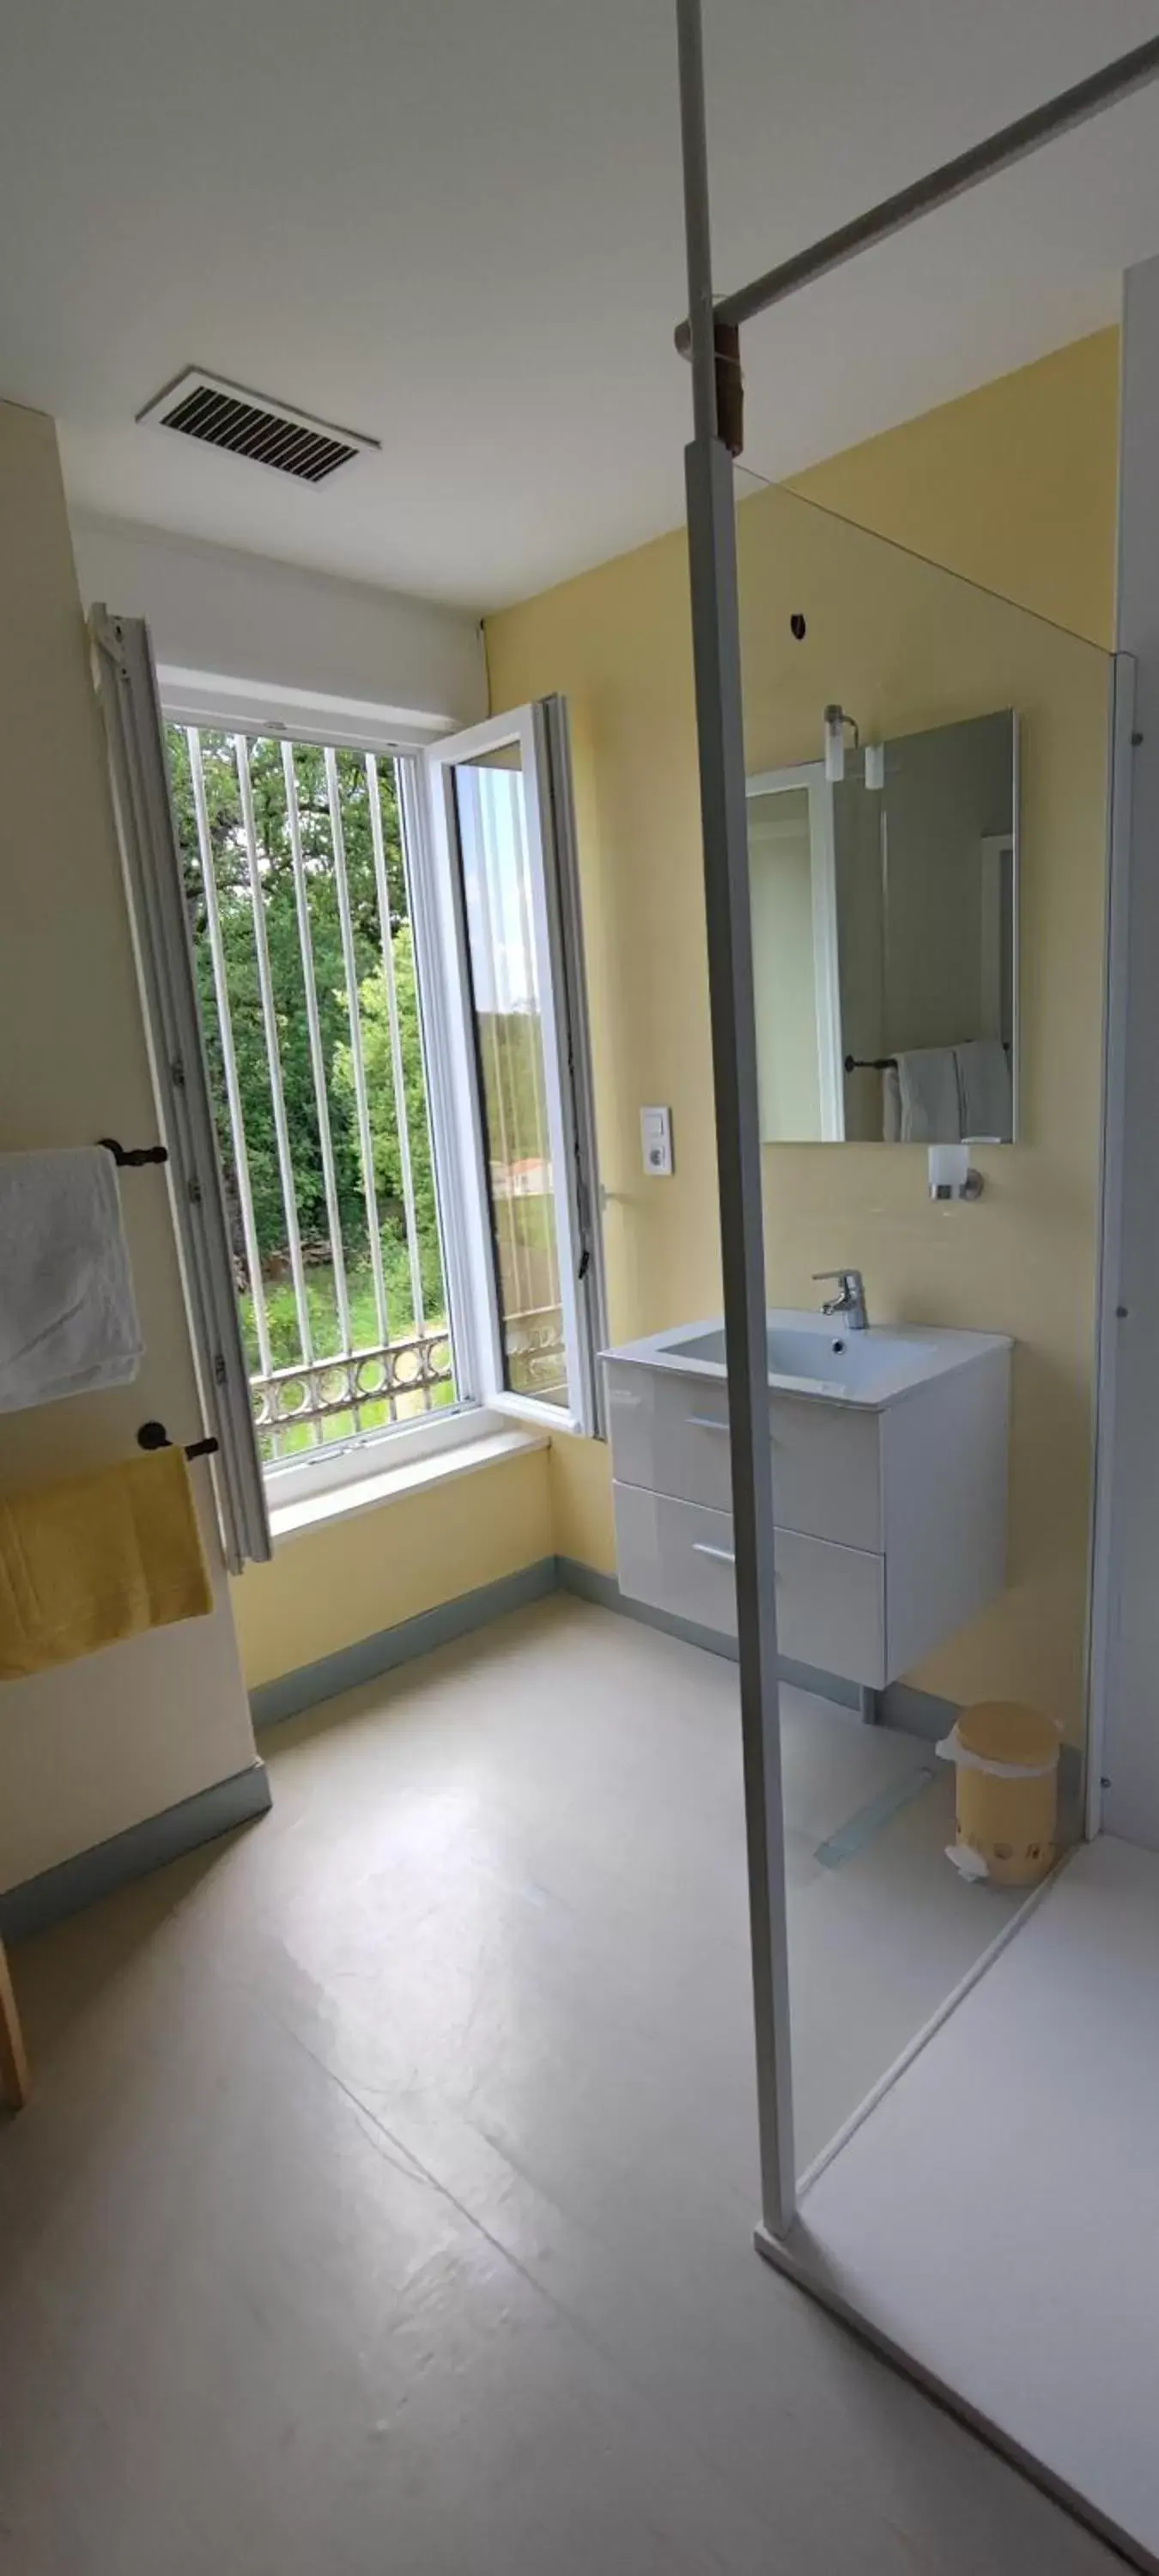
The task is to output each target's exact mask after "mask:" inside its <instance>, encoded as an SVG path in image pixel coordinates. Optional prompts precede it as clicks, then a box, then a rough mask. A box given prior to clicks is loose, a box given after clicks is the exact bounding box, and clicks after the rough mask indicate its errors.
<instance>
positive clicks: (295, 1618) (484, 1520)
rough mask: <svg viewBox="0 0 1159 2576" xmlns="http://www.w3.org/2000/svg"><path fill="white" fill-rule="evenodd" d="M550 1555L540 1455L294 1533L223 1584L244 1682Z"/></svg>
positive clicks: (543, 1454) (521, 1456)
mask: <svg viewBox="0 0 1159 2576" xmlns="http://www.w3.org/2000/svg"><path fill="white" fill-rule="evenodd" d="M554 1551H555V1540H554V1536H553V1532H552V1513H551V1490H550V1484H549V1470H548V1452H547V1450H546V1449H545V1448H543V1449H525V1450H522V1451H520V1452H518V1453H516V1454H514V1455H512V1456H510V1457H507V1458H504V1459H500V1460H497V1461H496V1462H495V1463H494V1464H493V1465H491V1466H488V1467H479V1468H477V1469H474V1470H472V1472H471V1473H470V1474H468V1475H461V1476H454V1477H450V1478H448V1479H447V1480H446V1481H445V1482H444V1483H442V1484H438V1485H429V1486H426V1487H424V1488H423V1489H422V1490H421V1491H419V1492H418V1493H412V1494H409V1495H407V1496H406V1497H405V1499H403V1498H400V1499H399V1500H398V1501H396V1502H390V1503H381V1504H379V1505H378V1507H377V1508H376V1509H375V1510H373V1511H367V1512H359V1513H355V1514H353V1515H352V1516H351V1517H350V1518H348V1519H345V1520H338V1521H329V1522H323V1523H321V1524H320V1525H318V1526H316V1527H314V1528H313V1529H307V1530H302V1531H301V1532H299V1533H298V1534H296V1535H295V1536H294V1537H291V1538H286V1539H283V1540H282V1541H280V1543H279V1545H278V1547H277V1550H276V1553H275V1555H274V1556H273V1558H272V1560H271V1562H270V1563H269V1564H268V1565H251V1566H248V1567H247V1569H246V1572H245V1573H244V1575H242V1576H241V1577H240V1578H239V1580H238V1581H237V1582H235V1584H234V1585H233V1605H234V1616H235V1618H236V1621H237V1630H238V1637H239V1641H240V1644H241V1652H242V1662H243V1665H244V1668H245V1677H246V1681H247V1683H248V1684H249V1687H250V1689H251V1690H252V1689H254V1688H255V1687H256V1685H257V1684H258V1683H259V1682H267V1681H272V1680H274V1679H275V1678H276V1676H277V1675H278V1674H280V1673H288V1672H295V1671H296V1670H297V1669H298V1667H299V1665H302V1664H312V1663H316V1662H317V1661H318V1660H319V1658H320V1657H321V1656H323V1655H330V1654H334V1653H335V1652H336V1651H337V1650H338V1648H339V1647H341V1646H348V1645H353V1644H354V1643H355V1642H356V1641H357V1640H358V1639H359V1638H362V1637H372V1636H374V1634H375V1633H376V1631H377V1630H378V1629H379V1628H393V1627H395V1626H396V1625H397V1624H398V1622H399V1621H400V1620H403V1619H413V1618H416V1617H417V1616H418V1614H419V1612H420V1611H423V1610H432V1609H434V1608H435V1606H436V1604H438V1603H439V1602H442V1601H451V1600H454V1599H455V1597H456V1596H457V1595H458V1594H459V1593H461V1592H473V1591H475V1590H477V1588H478V1587H479V1585H480V1584H484V1583H495V1582H497V1581H498V1580H499V1577H500V1576H501V1575H504V1574H514V1573H516V1572H518V1570H519V1568H520V1567H521V1566H524V1565H533V1564H535V1562H536V1561H537V1559H538V1558H539V1557H542V1556H551V1555H553V1554H554Z"/></svg>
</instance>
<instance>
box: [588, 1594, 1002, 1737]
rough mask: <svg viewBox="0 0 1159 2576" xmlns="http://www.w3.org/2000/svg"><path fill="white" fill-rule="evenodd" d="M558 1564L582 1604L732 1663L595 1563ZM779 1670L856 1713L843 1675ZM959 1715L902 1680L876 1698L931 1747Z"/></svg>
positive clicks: (728, 1645) (892, 1720) (884, 1713)
mask: <svg viewBox="0 0 1159 2576" xmlns="http://www.w3.org/2000/svg"><path fill="white" fill-rule="evenodd" d="M556 1565H557V1568H558V1577H559V1585H560V1589H561V1591H563V1592H575V1593H578V1595H579V1598H580V1600H581V1601H595V1602H598V1604H599V1607H600V1608H601V1610H618V1611H619V1612H620V1614H621V1616H622V1617H623V1618H625V1619H640V1620H642V1621H643V1623H644V1625H645V1627H648V1628H660V1629H661V1630H662V1631H663V1633H664V1635H665V1636H666V1637H679V1638H680V1640H681V1642H682V1643H683V1644H684V1645H686V1646H703V1648H704V1649H705V1652H706V1653H707V1654H710V1655H723V1656H724V1658H725V1660H726V1661H727V1662H728V1663H730V1664H735V1662H736V1645H735V1642H734V1640H733V1639H732V1638H731V1637H722V1636H721V1634H720V1631H719V1629H716V1628H698V1627H697V1626H696V1624H695V1622H694V1621H693V1620H691V1619H681V1618H679V1617H678V1616H677V1615H676V1613H675V1612H673V1611H671V1610H654V1609H653V1608H652V1606H651V1603H650V1602H648V1601H632V1600H630V1599H629V1597H628V1595H627V1593H624V1592H621V1590H620V1587H619V1584H618V1583H617V1581H616V1578H615V1575H614V1574H601V1573H599V1572H598V1571H597V1569H596V1567H595V1566H594V1565H583V1564H581V1562H580V1560H579V1558H578V1557H575V1556H560V1557H557V1558H556ZM780 1672H781V1680H782V1681H783V1682H790V1683H792V1684H793V1686H794V1687H795V1688H796V1689H797V1690H804V1691H814V1692H816V1694H817V1696H818V1697H819V1698H821V1699H828V1700H834V1701H835V1702H836V1704H837V1706H838V1708H851V1709H856V1710H857V1711H858V1713H859V1714H860V1710H861V1692H860V1690H859V1689H858V1686H857V1683H856V1682H851V1681H847V1680H846V1679H845V1676H844V1675H843V1674H842V1673H823V1672H819V1671H818V1670H817V1668H816V1666H815V1665H813V1664H798V1663H794V1661H793V1658H792V1656H791V1655H782V1656H781V1659H780ZM957 1713H958V1712H957V1709H956V1708H955V1707H954V1706H953V1704H952V1702H951V1701H950V1700H948V1699H934V1698H933V1697H932V1696H931V1694H930V1693H929V1692H928V1691H915V1690H910V1689H909V1687H908V1685H907V1684H906V1683H905V1682H892V1683H891V1684H890V1687H889V1689H888V1690H885V1691H882V1692H881V1693H880V1694H879V1697H878V1716H879V1717H880V1719H881V1722H882V1724H883V1725H884V1726H896V1727H898V1728H900V1730H901V1732H902V1733H903V1734H905V1735H920V1736H922V1737H923V1738H925V1739H927V1740H928V1741H930V1742H931V1743H934V1742H936V1741H937V1738H938V1737H939V1736H940V1735H945V1734H946V1733H947V1731H948V1729H949V1728H950V1727H951V1726H952V1725H953V1723H954V1719H955V1717H956V1716H957Z"/></svg>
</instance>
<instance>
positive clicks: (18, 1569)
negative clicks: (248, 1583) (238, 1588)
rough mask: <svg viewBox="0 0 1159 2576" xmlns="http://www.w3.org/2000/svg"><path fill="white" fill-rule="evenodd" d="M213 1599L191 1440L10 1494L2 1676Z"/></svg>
mask: <svg viewBox="0 0 1159 2576" xmlns="http://www.w3.org/2000/svg"><path fill="white" fill-rule="evenodd" d="M212 1606H213V1596H212V1593H211V1591H210V1584H209V1574H208V1570H207V1567H206V1563H205V1553H204V1550H203V1548H202V1544H201V1532H200V1530H199V1528H198V1525H197V1513H196V1510H195V1507H194V1501H193V1488H192V1485H191V1483H190V1480H189V1468H188V1464H187V1462H186V1457H185V1452H184V1450H183V1449H154V1450H151V1451H149V1452H148V1453H147V1454H146V1455H145V1456H143V1457H140V1458H126V1459H125V1460H123V1461H122V1463H121V1464H120V1465H119V1466H116V1467H105V1468H102V1470H101V1471H100V1473H99V1474H98V1475H95V1476H77V1477H75V1478H73V1479H71V1480H70V1482H69V1483H68V1484H65V1485H48V1486H46V1487H45V1488H44V1490H43V1491H42V1492H40V1493H35V1494H19V1495H16V1496H14V1497H13V1499H12V1500H11V1501H10V1502H6V1503H0V1680H3V1681H19V1680H21V1679H22V1678H23V1676H24V1675H25V1674H26V1673H39V1672H43V1671H44V1670H45V1669H46V1667H47V1666H48V1665H50V1664H67V1663H71V1662H72V1661H73V1658H74V1657H75V1656H77V1655H91V1654H93V1653H94V1652H95V1650H96V1648H97V1647H98V1646H111V1645H113V1644H114V1643H115V1641H116V1640H117V1639H118V1638H120V1637H137V1636H139V1635H140V1634H141V1631H142V1630H143V1629H145V1628H164V1627H166V1626H167V1625H168V1624H169V1622H170V1621H171V1620H174V1619H199V1618H203V1617H204V1616H205V1614H206V1612H207V1611H209V1610H210V1609H212Z"/></svg>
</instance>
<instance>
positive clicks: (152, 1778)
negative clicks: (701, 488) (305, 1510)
mask: <svg viewBox="0 0 1159 2576" xmlns="http://www.w3.org/2000/svg"><path fill="white" fill-rule="evenodd" d="M0 596H2V597H3V601H4V618H3V621H2V623H0V768H2V771H3V777H4V813H3V826H2V831H0V1150H16V1149H21V1148H26V1147H33V1146H51V1145H75V1144H84V1143H89V1142H95V1140H96V1138H97V1137H98V1136H101V1135H114V1136H121V1137H123V1138H125V1139H126V1141H128V1142H130V1143H133V1142H136V1143H145V1142H147V1141H148V1139H149V1138H150V1137H151V1136H154V1135H155V1134H156V1132H157V1111H156V1107H155V1104H154V1099H153V1090H152V1083H151V1079H150V1073H149V1067H148V1062H147V1058H146V1050H145V1037H144V1030H143V1026H142V1020H141V1012H140V1006H139V1002H138V997H137V987H136V979H135V974H134V967H133V956H132V948H131V943H130V935H129V923H128V917H127V913H126V910H125V903H124V898H123V895H122V891H121V882H120V862H119V857H118V852H117V848H116V839H115V833H114V828H113V816H112V805H111V799H110V794H109V785H108V772H107V767H106V762H105V753H104V744H103V739H102V735H101V727H100V720H99V716H98V711H97V706H96V701H95V698H94V695H93V690H92V686H91V683H90V678H89V670H88V658H87V644H86V638H85V630H84V624H83V620H82V617H81V610H80V601H79V599H78V596H77V587H76V579H75V575H74V572H73V563H72V551H71V546H70V542H69V530H68V521H67V518H66V516H65V504H64V492H63V488H62V485H61V477H60V466H59V461H58V458H57V450H56V436H55V432H54V429H53V424H52V422H51V421H50V420H47V419H46V418H45V417H44V416H43V414H41V413H38V412H31V411H25V410H21V409H19V408H17V407H16V406H14V405H11V404H0ZM122 1195H123V1201H124V1209H125V1221H126V1231H127V1234H128V1239H129V1251H130V1258H131V1261H132V1267H133V1277H134V1281H135V1285H136V1291H137V1301H138V1305H139V1308H140V1313H141V1322H142V1327H143V1331H144V1337H145V1343H146V1351H145V1358H144V1362H143V1364H142V1368H141V1372H140V1375H139V1377H138V1378H137V1379H136V1381H135V1383H134V1384H133V1385H132V1386H129V1387H125V1388H118V1389H115V1390H113V1391H110V1392H109V1393H107V1394H103V1395H92V1396H77V1397H72V1398H70V1399H68V1400H67V1401H65V1402H63V1403H57V1404H50V1405H45V1406H42V1407H39V1408H36V1409H34V1410H30V1411H27V1412H23V1413H10V1414H5V1415H4V1417H3V1425H2V1432H0V1489H2V1490H4V1491H5V1492H16V1491H18V1490H20V1489H21V1488H23V1487H27V1486H33V1485H36V1484H38V1483H48V1482H50V1481H51V1480H52V1479H53V1478H54V1477H57V1476H62V1475H67V1474H70V1473H73V1474H75V1473H77V1472H78V1471H81V1470H83V1469H84V1468H86V1467H90V1466H91V1467H96V1466H100V1465H102V1464H104V1463H105V1462H106V1461H108V1460H111V1459H113V1458H115V1457H118V1456H121V1455H124V1454H126V1453H128V1452H132V1451H133V1450H134V1443H135V1433H136V1427H137V1425H138V1423H140V1422H142V1421H144V1420H145V1419H146V1418H147V1417H148V1416H150V1415H159V1416H160V1417H161V1419H162V1420H164V1421H166V1422H168V1423H169V1424H170V1425H171V1426H172V1429H173V1431H174V1434H175V1436H184V1437H186V1438H188V1437H190V1436H191V1428H190V1427H191V1426H192V1428H196V1424H197V1410H198V1399H197V1392H196V1387H195V1382H194V1376H193V1366H192V1360H191V1357H190V1351H189V1341H188V1335H187V1331H186V1325H185V1311H184V1305H183V1301H182V1294H181V1283H180V1278H179V1273H178V1267H177V1255H176V1247H175V1242H174V1236H173V1229H172V1223H171V1219H170V1214H169V1204H168V1197H167V1192H166V1184H165V1179H164V1176H163V1175H162V1174H159V1173H157V1172H149V1171H145V1172H139V1173H134V1174H128V1175H126V1177H125V1183H124V1188H123V1194H122ZM197 1473H198V1475H199V1477H200V1478H201V1479H202V1480H203V1483H202V1491H201V1499H202V1506H203V1512H204V1517H205V1522H206V1537H207V1546H208V1549H209V1553H210V1557H211V1562H212V1567H213V1574H214V1582H215V1591H216V1604H215V1609H214V1612H213V1615H212V1616H211V1617H209V1618H206V1619H196V1620H189V1621H186V1622H185V1623H183V1624H182V1625H181V1626H180V1627H176V1628H166V1629H163V1630H158V1631H157V1632H156V1633H155V1634H153V1635H151V1636H146V1637H140V1638H134V1639H133V1640H131V1641H130V1642H128V1643H127V1644H124V1645H119V1646H112V1647H109V1648H107V1649H106V1650H105V1652H104V1653H103V1654H100V1655H94V1656H91V1657H86V1658H85V1659H84V1660H83V1661H82V1662H80V1663H77V1664H69V1665H65V1666H62V1667H61V1668H60V1669H59V1670H57V1671H54V1672H48V1673H39V1674H36V1675H35V1676H34V1677H33V1678H32V1679H31V1680H29V1681H23V1682H9V1683H7V1684H5V1687H4V1689H3V1690H2V1691H0V1887H11V1886H14V1885H16V1884H18V1883H19V1882H20V1881H21V1880H22V1879H25V1878H29V1877H32V1876H34V1875H35V1874H36V1873H37V1872H38V1871H40V1870H42V1869H47V1868H50V1867H51V1866H52V1865H53V1864H54V1863H56V1862H57V1861H61V1860H65V1859H67V1858H69V1857H70V1856H71V1855H72V1854H73V1853H75V1852H78V1851H82V1850H84V1849H86V1848H87V1847H88V1846H89V1845H90V1844H92V1843H96V1842H100V1841H103V1840H104V1839H105V1838H106V1837H108V1836H109V1835H112V1834H115V1833H118V1832H120V1831H121V1830H122V1829H123V1828H125V1827H127V1826H129V1825H135V1824H138V1823H139V1822H141V1820H142V1819H143V1818H144V1817H146V1816H151V1815H154V1814H156V1813H157V1812H158V1811H159V1810H160V1809H162V1808H165V1807H168V1806H172V1805H174V1804H176V1802H177V1801H178V1800H180V1799H182V1798H187V1797H190V1796H192V1795H193V1794H194V1793H195V1792H196V1791H197V1790H200V1789H203V1788H206V1787H208V1786H209V1785H210V1784H211V1783H212V1782H214V1781H217V1780H221V1779H224V1778H227V1777H228V1776H229V1775H230V1774H231V1773H234V1772H237V1771H240V1770H242V1769H243V1768H244V1767H245V1766H246V1765H247V1764H248V1763H250V1762H252V1761H253V1759H254V1743H253V1733H252V1730H251V1727H250V1722H249V1711H248V1708H247V1705H246V1700H245V1695H244V1692H243V1689H242V1684H241V1674H240V1671H239V1667H238V1660H237V1648H236V1643H235V1639H234V1634H233V1625H232V1621H231V1619H230V1615H229V1603H228V1596H227V1592H226V1587H225V1577H224V1569H223V1566H222V1562H221V1550H220V1546H219V1545H218V1543H217V1537H216V1528H215V1525H214V1523H213V1520H212V1514H211V1510H210V1505H209V1492H208V1471H207V1470H206V1469H204V1468H201V1469H199V1470H198V1471H197Z"/></svg>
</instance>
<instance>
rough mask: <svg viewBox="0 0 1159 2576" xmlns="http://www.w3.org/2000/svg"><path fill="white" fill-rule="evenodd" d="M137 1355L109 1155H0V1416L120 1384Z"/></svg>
mask: <svg viewBox="0 0 1159 2576" xmlns="http://www.w3.org/2000/svg"><path fill="white" fill-rule="evenodd" d="M143 1349H144V1343H143V1342H142V1340H141V1327H140V1325H139V1323H138V1321H137V1308H136V1302H135V1300H134V1296H133V1283H132V1279H131V1277H130V1275H129V1261H128V1254H127V1252H126V1250H125V1238H124V1234H123V1232H122V1229H121V1203H120V1199H119V1197H118V1194H117V1171H116V1165H115V1163H114V1162H113V1158H112V1155H111V1154H108V1153H106V1151H105V1149H104V1147H103V1146H101V1145H82V1146H76V1147H68V1148H65V1149H64V1150H63V1151H60V1152H57V1153H46V1154H0V1413H19V1412H21V1411H22V1410H23V1409H24V1407H26V1406H27V1405H32V1404H50V1403H52V1401H53V1400H54V1398H55V1397H57V1396H61V1395H83V1394H85V1393H87V1392H88V1391H89V1390H90V1389H92V1388H94V1387H106V1386H125V1385H126V1384H127V1383H128V1381H129V1379H130V1378H134V1377H136V1374H137V1371H138V1369H139V1367H140V1365H141V1354H142V1351H143Z"/></svg>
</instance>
